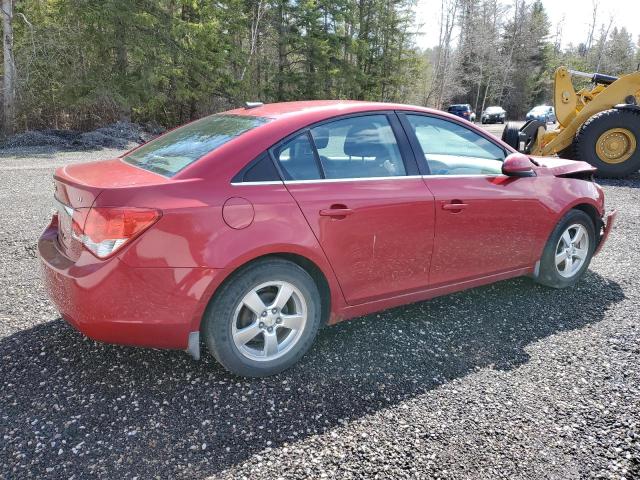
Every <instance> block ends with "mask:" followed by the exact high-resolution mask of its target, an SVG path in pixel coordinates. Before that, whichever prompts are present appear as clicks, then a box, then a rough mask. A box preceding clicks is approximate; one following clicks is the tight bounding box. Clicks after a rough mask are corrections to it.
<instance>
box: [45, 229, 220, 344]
mask: <svg viewBox="0 0 640 480" xmlns="http://www.w3.org/2000/svg"><path fill="white" fill-rule="evenodd" d="M38 252H39V256H40V263H41V268H42V277H43V280H44V284H45V288H46V290H47V293H48V295H49V297H50V298H51V300H52V301H53V302H54V304H55V305H56V307H57V309H58V311H59V312H60V314H61V316H62V318H64V319H65V320H66V321H67V322H68V323H69V324H70V325H72V326H73V327H75V328H76V329H77V330H79V331H80V332H82V333H83V334H85V335H86V336H88V337H90V338H92V339H94V340H99V341H103V342H108V343H117V344H122V345H135V346H145V347H155V348H175V349H186V348H187V347H188V338H189V333H190V332H191V331H198V329H199V323H200V318H201V316H202V312H203V311H204V308H205V306H206V303H207V301H208V297H209V295H210V293H211V292H210V287H211V285H212V283H213V281H214V279H215V276H216V273H217V272H218V271H217V270H212V269H206V268H169V267H166V268H164V267H161V268H133V267H130V266H128V265H126V264H125V263H123V262H122V261H121V260H119V259H118V258H117V257H112V258H109V259H107V260H98V259H96V258H95V257H93V256H92V255H91V254H90V253H89V252H86V251H85V252H83V254H82V255H81V256H80V258H79V259H78V260H76V261H72V260H70V259H69V258H67V257H66V256H65V255H64V254H63V253H62V252H61V251H60V248H59V244H58V241H57V227H56V226H55V224H52V225H50V226H49V227H48V228H47V229H46V230H45V231H44V232H43V234H42V236H41V237H40V240H39V241H38Z"/></svg>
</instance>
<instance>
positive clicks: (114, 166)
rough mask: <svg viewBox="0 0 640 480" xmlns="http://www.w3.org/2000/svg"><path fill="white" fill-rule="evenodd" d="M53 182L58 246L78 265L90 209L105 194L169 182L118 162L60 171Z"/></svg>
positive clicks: (100, 162) (65, 168) (154, 174)
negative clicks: (110, 190)
mask: <svg viewBox="0 0 640 480" xmlns="http://www.w3.org/2000/svg"><path fill="white" fill-rule="evenodd" d="M53 181H54V189H55V193H54V198H55V206H56V210H57V214H58V243H59V245H60V247H61V249H62V252H63V253H64V254H65V255H66V256H67V257H69V258H70V259H71V260H74V261H75V260H77V259H78V258H79V256H80V253H81V252H82V243H81V241H80V240H79V238H78V237H79V235H80V234H81V233H82V229H83V226H84V221H85V220H86V217H87V214H88V212H89V209H90V208H91V207H92V206H93V205H94V203H95V201H96V199H97V198H98V197H99V196H100V195H101V194H102V193H103V192H104V191H105V190H107V189H117V188H123V187H134V186H142V185H150V184H158V183H166V182H168V181H169V179H167V178H166V177H163V176H162V175H159V174H156V173H153V172H149V171H147V170H143V169H140V168H137V167H134V166H132V165H129V164H127V163H125V162H123V161H122V160H120V159H119V158H116V159H113V160H104V161H98V162H88V163H82V164H75V165H67V166H65V167H61V168H58V169H57V170H56V172H55V174H54V175H53Z"/></svg>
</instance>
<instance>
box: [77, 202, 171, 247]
mask: <svg viewBox="0 0 640 480" xmlns="http://www.w3.org/2000/svg"><path fill="white" fill-rule="evenodd" d="M160 215H161V214H160V211H158V210H155V209H152V208H133V207H98V208H90V209H88V212H86V218H85V219H83V218H75V217H76V216H75V215H74V221H73V224H72V234H73V236H74V238H76V239H77V240H79V241H80V242H82V244H83V245H84V246H85V247H86V248H87V249H88V250H89V251H90V252H92V253H93V254H94V255H95V256H96V257H98V258H106V257H108V256H110V255H112V254H113V253H115V252H116V251H117V250H118V249H119V248H121V247H122V246H123V245H125V244H126V243H127V242H130V241H131V240H133V239H134V238H136V237H137V236H138V235H140V234H141V233H142V232H144V231H145V230H146V229H148V228H149V227H150V226H151V225H153V224H154V223H156V222H157V221H158V220H159V219H160ZM80 217H81V216H80ZM82 224H84V226H83V227H82V228H81V227H80V225H82Z"/></svg>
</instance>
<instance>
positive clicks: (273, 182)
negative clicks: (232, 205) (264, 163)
mask: <svg viewBox="0 0 640 480" xmlns="http://www.w3.org/2000/svg"><path fill="white" fill-rule="evenodd" d="M282 183H283V182H282V180H264V181H259V182H231V185H232V186H234V187H241V186H243V185H247V186H251V185H282Z"/></svg>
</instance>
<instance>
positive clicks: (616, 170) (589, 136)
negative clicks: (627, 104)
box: [574, 109, 640, 178]
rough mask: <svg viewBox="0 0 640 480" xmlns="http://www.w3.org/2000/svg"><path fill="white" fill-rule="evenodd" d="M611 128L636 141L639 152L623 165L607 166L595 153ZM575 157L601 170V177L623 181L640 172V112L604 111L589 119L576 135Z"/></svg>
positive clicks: (599, 172) (613, 164)
mask: <svg viewBox="0 0 640 480" xmlns="http://www.w3.org/2000/svg"><path fill="white" fill-rule="evenodd" d="M612 128H624V129H626V130H628V131H630V132H631V133H632V134H633V135H634V136H635V139H636V145H637V146H636V150H635V153H633V155H631V157H629V159H627V160H625V161H624V162H622V163H607V162H604V161H602V160H601V159H600V158H599V157H598V155H597V153H596V142H597V141H598V138H600V136H601V135H602V134H603V133H604V132H606V131H607V130H610V129H612ZM574 145H575V152H576V155H575V158H576V159H579V160H583V161H585V162H588V163H590V164H591V165H593V166H594V167H596V168H597V169H598V172H597V175H598V176H600V177H610V178H621V177H626V176H627V175H631V174H632V173H634V172H636V171H638V170H640V113H638V112H634V111H631V110H617V109H611V110H605V111H604V112H600V113H597V114H595V115H594V116H593V117H591V118H590V119H589V120H587V121H586V122H585V123H584V124H583V125H582V127H581V128H580V130H579V131H578V133H577V134H576V140H575V142H574Z"/></svg>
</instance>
